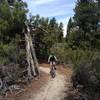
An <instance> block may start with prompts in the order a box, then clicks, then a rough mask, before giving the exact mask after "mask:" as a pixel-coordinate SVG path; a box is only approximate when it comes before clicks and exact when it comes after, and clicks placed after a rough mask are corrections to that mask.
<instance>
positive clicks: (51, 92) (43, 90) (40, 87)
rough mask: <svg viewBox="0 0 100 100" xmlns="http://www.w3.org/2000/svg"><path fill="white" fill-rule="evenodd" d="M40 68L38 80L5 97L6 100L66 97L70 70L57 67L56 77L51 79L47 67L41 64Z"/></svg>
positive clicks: (45, 99) (58, 99)
mask: <svg viewBox="0 0 100 100" xmlns="http://www.w3.org/2000/svg"><path fill="white" fill-rule="evenodd" d="M40 66H41V67H40V70H41V75H40V79H39V80H35V81H34V80H33V81H32V82H31V84H30V83H28V84H27V86H26V87H25V88H24V89H23V90H21V91H20V92H17V93H15V94H14V93H13V96H12V95H11V97H9V98H8V97H7V100H63V99H64V98H65V97H66V96H67V93H68V91H69V90H70V87H72V83H71V75H72V73H73V71H72V69H71V68H70V67H66V68H64V67H63V66H61V65H59V66H57V71H56V74H57V75H56V77H55V78H51V76H50V75H49V72H50V67H49V65H48V64H45V63H42V64H40ZM66 100H67V99H66Z"/></svg>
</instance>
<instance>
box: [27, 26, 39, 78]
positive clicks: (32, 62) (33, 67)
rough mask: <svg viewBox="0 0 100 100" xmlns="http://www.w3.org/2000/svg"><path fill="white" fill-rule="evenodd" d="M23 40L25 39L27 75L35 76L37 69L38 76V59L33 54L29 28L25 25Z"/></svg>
mask: <svg viewBox="0 0 100 100" xmlns="http://www.w3.org/2000/svg"><path fill="white" fill-rule="evenodd" d="M25 41H26V58H27V63H28V68H27V70H28V76H29V77H30V78H32V77H34V76H37V71H38V76H39V68H38V61H37V58H36V55H35V50H34V47H33V44H32V37H31V34H30V28H29V27H28V25H27V32H25Z"/></svg>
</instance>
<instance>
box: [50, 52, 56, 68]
mask: <svg viewBox="0 0 100 100" xmlns="http://www.w3.org/2000/svg"><path fill="white" fill-rule="evenodd" d="M48 62H49V63H50V67H51V68H52V65H54V67H55V65H56V62H57V57H56V56H55V55H54V53H52V54H51V55H50V56H49V58H48ZM55 69H56V67H55Z"/></svg>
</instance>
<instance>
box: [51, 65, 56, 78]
mask: <svg viewBox="0 0 100 100" xmlns="http://www.w3.org/2000/svg"><path fill="white" fill-rule="evenodd" d="M55 70H56V67H55V64H52V66H51V70H50V75H51V77H52V78H55V77H56V71H55Z"/></svg>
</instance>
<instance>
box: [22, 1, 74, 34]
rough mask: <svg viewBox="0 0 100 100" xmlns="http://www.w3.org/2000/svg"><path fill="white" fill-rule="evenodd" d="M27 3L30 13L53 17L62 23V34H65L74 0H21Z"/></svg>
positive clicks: (71, 14)
mask: <svg viewBox="0 0 100 100" xmlns="http://www.w3.org/2000/svg"><path fill="white" fill-rule="evenodd" d="M23 1H26V2H27V3H28V8H29V10H30V11H29V12H31V13H32V15H36V14H39V15H40V16H43V17H50V18H51V17H55V18H56V19H57V21H58V22H62V23H63V24H64V28H63V29H64V36H66V31H67V23H68V20H69V18H70V17H71V16H73V14H74V12H73V9H74V7H75V1H76V0H23Z"/></svg>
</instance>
